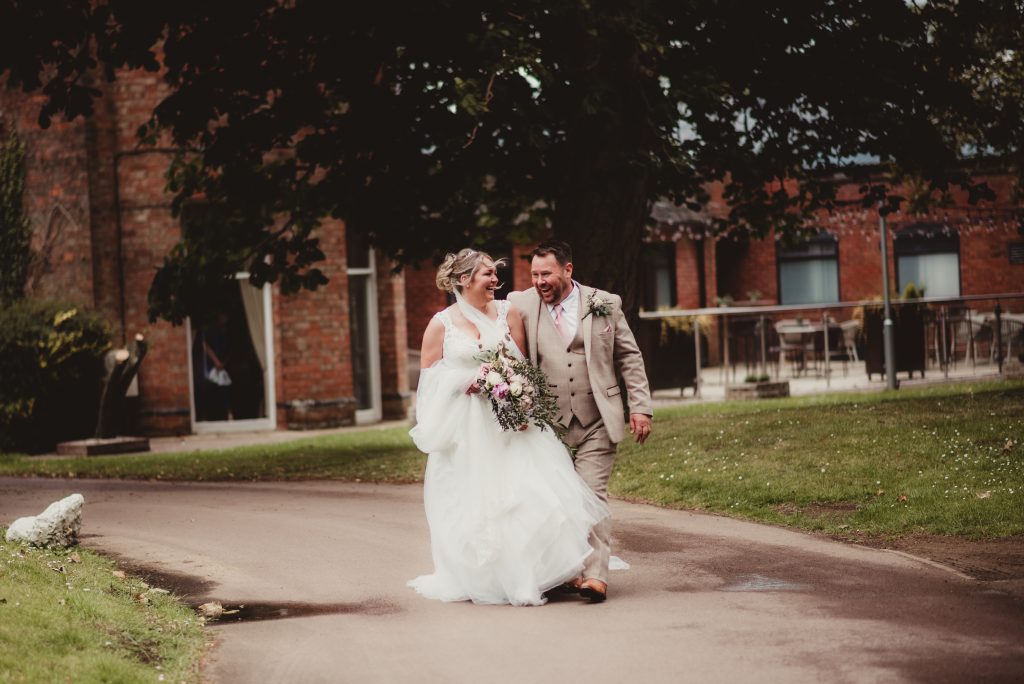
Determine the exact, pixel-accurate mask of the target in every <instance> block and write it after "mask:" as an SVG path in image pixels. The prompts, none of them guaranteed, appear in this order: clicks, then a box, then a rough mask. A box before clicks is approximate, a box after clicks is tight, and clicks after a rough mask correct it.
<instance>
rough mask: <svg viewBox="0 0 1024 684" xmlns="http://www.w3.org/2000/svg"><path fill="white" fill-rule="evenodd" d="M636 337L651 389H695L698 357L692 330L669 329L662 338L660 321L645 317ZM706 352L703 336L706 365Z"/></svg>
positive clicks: (704, 342) (702, 349)
mask: <svg viewBox="0 0 1024 684" xmlns="http://www.w3.org/2000/svg"><path fill="white" fill-rule="evenodd" d="M636 338H637V344H638V345H639V346H640V352H641V353H642V354H643V357H644V366H645V368H646V370H647V382H648V384H649V385H650V387H651V389H652V390H657V389H676V388H679V389H685V388H687V387H692V388H694V389H696V387H697V360H696V358H695V356H694V346H693V334H692V333H685V332H682V331H680V330H676V329H674V328H668V329H667V330H666V334H665V336H664V339H663V338H662V334H661V321H658V320H642V321H640V323H639V325H638V327H637V331H636ZM707 354H708V349H707V338H706V337H704V336H703V335H701V359H703V363H705V364H706V363H707V358H708V356H707Z"/></svg>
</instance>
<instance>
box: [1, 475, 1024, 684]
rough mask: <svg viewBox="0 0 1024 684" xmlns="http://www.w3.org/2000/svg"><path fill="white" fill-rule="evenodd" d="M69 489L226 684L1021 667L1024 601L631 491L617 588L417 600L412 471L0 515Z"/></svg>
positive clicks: (958, 674) (918, 678)
mask: <svg viewBox="0 0 1024 684" xmlns="http://www.w3.org/2000/svg"><path fill="white" fill-rule="evenodd" d="M73 492H81V493H82V494H83V495H84V496H85V499H86V505H85V512H84V518H83V528H82V544H83V545H84V546H86V547H88V548H92V549H97V550H99V551H102V552H104V553H107V554H112V555H114V556H116V557H117V558H118V559H119V560H120V561H121V562H122V564H123V565H125V566H126V567H129V568H130V569H133V570H134V571H136V572H142V573H143V574H146V575H147V576H149V577H151V578H152V579H153V581H154V582H156V583H157V584H163V585H164V586H167V587H169V588H171V589H173V590H174V591H176V592H177V593H179V594H182V595H183V596H184V597H185V599H186V600H187V601H188V602H189V603H193V604H199V603H201V602H204V601H206V600H219V601H221V602H223V603H224V604H225V605H226V606H227V607H228V608H234V607H237V606H239V605H244V606H245V608H244V609H242V612H241V613H239V614H238V615H237V616H231V617H230V618H228V619H226V620H224V621H222V622H220V623H219V624H218V623H212V626H211V627H210V630H211V632H212V633H213V635H214V637H215V640H216V646H215V647H214V649H213V651H212V653H211V655H210V657H209V658H208V659H207V662H206V663H205V665H204V675H205V677H206V678H207V679H209V680H211V681H215V682H255V681H259V682H446V683H447V682H474V683H479V682H558V683H560V684H564V683H566V682H576V681H585V682H588V683H593V684H598V683H603V682H616V683H624V682H632V681H642V682H826V681H827V682H928V683H934V682H973V681H986V682H999V681H1006V682H1010V681H1017V682H1019V681H1022V680H1024V601H1022V600H1021V599H1020V598H1016V597H1014V596H1013V595H1011V594H1009V593H1006V592H1002V591H998V590H993V589H992V588H991V585H986V584H984V583H980V582H977V581H974V580H971V579H969V578H966V577H963V576H961V575H958V574H956V573H954V572H952V571H950V570H948V569H944V568H941V567H937V566H935V565H934V564H930V563H928V562H926V561H922V560H919V559H915V558H912V557H908V556H905V555H901V554H897V553H893V552H886V551H879V550H875V549H868V548H862V547H857V546H850V545H844V544H840V543H836V542H832V541H829V540H826V539H822V538H819V537H815V536H813V535H807V534H803V533H799V532H794V531H790V530H785V529H780V528H775V527H770V526H765V525H758V524H753V523H745V522H740V521H736V520H731V519H728V518H724V517H719V516H712V515H702V514H695V513H687V512H681V511H671V510H665V509H660V508H656V507H653V506H646V505H640V504H631V503H626V502H621V501H615V502H613V504H612V513H613V517H614V520H615V522H614V528H615V538H616V546H615V548H614V549H613V552H614V553H616V554H617V555H619V556H621V557H623V558H624V559H625V560H626V561H628V562H629V563H630V564H631V565H632V567H631V569H630V570H627V571H620V572H613V573H612V578H611V586H610V591H609V600H608V601H607V602H606V603H603V604H595V605H591V604H588V603H585V602H583V601H582V600H580V599H579V598H576V597H560V598H557V599H554V600H552V601H551V602H549V603H548V604H547V605H546V606H543V607H534V608H513V607H509V606H474V605H472V604H469V603H455V604H445V603H440V602H437V601H430V600H426V599H423V598H421V597H419V596H418V595H416V594H415V593H414V592H413V591H412V590H411V589H408V588H406V586H405V582H406V580H408V579H409V578H411V577H414V576H416V575H418V574H422V573H425V572H429V571H430V570H431V563H430V548H429V538H428V533H427V527H426V522H425V520H424V517H423V511H422V495H421V489H420V487H418V486H403V485H369V484H343V483H331V482H308V483H247V484H187V483H175V484H171V483H147V482H119V481H97V480H74V481H67V480H42V479H10V478H0V524H4V525H8V524H10V522H11V521H12V520H13V519H14V518H15V517H18V516H21V515H31V514H36V513H39V512H40V511H42V510H43V508H45V506H46V505H47V504H49V503H50V502H51V501H53V500H56V499H57V498H60V497H62V496H65V495H67V494H70V493H73Z"/></svg>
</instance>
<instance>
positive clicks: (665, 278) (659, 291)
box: [640, 242, 676, 311]
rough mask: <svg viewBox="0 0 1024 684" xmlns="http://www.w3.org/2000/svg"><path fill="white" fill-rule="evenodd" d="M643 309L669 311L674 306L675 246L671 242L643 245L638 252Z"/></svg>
mask: <svg viewBox="0 0 1024 684" xmlns="http://www.w3.org/2000/svg"><path fill="white" fill-rule="evenodd" d="M640 278H641V283H642V292H643V307H644V309H646V310H647V311H657V310H658V309H671V308H673V307H674V306H675V305H676V245H675V243H673V242H657V243H651V244H645V245H643V247H642V248H641V251H640Z"/></svg>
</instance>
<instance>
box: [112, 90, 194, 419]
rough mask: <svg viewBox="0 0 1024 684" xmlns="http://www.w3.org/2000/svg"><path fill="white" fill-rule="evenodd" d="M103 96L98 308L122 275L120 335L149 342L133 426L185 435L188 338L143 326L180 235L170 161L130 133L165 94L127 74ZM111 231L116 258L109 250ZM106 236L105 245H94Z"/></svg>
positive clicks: (164, 327)
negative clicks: (156, 280)
mask: <svg viewBox="0 0 1024 684" xmlns="http://www.w3.org/2000/svg"><path fill="white" fill-rule="evenodd" d="M108 93H109V96H110V98H111V99H110V100H109V101H105V102H102V103H101V104H100V109H98V110H97V115H96V117H95V119H94V122H93V125H95V126H96V127H97V141H96V142H97V146H96V151H97V153H98V154H101V153H106V152H108V151H109V150H111V149H112V150H113V155H112V158H110V159H102V158H99V159H97V160H96V161H95V162H94V169H95V170H96V171H97V172H98V173H103V172H104V171H105V172H109V173H111V174H112V177H113V183H114V184H116V189H115V188H114V187H110V188H109V189H105V191H106V192H107V193H108V195H107V196H106V199H107V201H109V202H110V203H111V205H113V202H114V196H113V195H114V193H115V192H116V200H117V201H116V209H114V210H113V211H111V210H110V209H108V208H107V207H104V206H103V205H102V204H101V205H99V206H97V210H96V213H95V214H94V216H95V218H96V219H97V224H96V227H95V229H94V230H95V231H96V234H95V240H96V243H97V245H96V249H97V250H98V251H99V252H100V253H101V254H102V258H103V259H104V261H103V262H102V263H101V265H100V266H101V267H100V271H101V273H103V284H104V286H105V287H104V293H105V294H104V301H105V302H106V305H105V309H107V310H114V309H116V308H119V306H120V304H119V303H116V302H114V301H113V298H114V297H115V296H119V295H118V292H117V289H116V287H113V283H114V282H115V281H116V280H117V279H119V278H120V277H122V275H121V274H123V279H124V322H125V331H124V332H125V335H126V336H127V337H132V336H134V335H135V334H136V333H142V334H144V335H145V337H146V340H147V342H148V343H149V351H148V353H147V354H146V360H145V361H144V362H143V363H142V365H141V366H140V367H139V402H138V405H139V415H138V424H139V427H140V429H141V430H142V431H143V432H146V433H149V434H159V433H187V432H190V431H191V422H190V416H189V406H190V401H189V399H190V397H189V378H188V354H189V339H188V334H187V332H186V329H185V328H184V327H174V326H172V325H170V324H169V323H165V322H158V323H154V324H151V323H150V322H149V318H148V315H147V308H148V300H147V297H148V293H149V287H150V284H151V283H152V281H153V274H154V273H155V272H156V270H157V268H159V266H160V264H162V263H163V259H164V256H165V255H166V254H167V253H168V252H169V251H170V249H171V247H173V246H174V244H175V243H176V242H177V241H178V239H179V237H180V234H181V228H180V224H179V222H178V220H177V219H176V218H174V216H172V214H171V195H170V194H169V193H168V192H167V191H166V189H165V184H166V183H165V179H164V175H165V173H166V171H167V165H168V163H169V161H170V154H169V153H167V152H164V151H155V150H138V149H137V146H138V139H137V137H136V131H137V129H138V127H139V126H140V125H141V124H142V123H144V122H145V121H146V119H147V118H148V116H149V114H150V112H151V111H152V108H153V107H154V106H156V104H157V103H158V102H159V101H160V99H161V98H162V97H164V96H165V95H166V88H165V87H164V86H163V85H162V82H161V80H160V78H159V76H158V75H157V74H154V73H150V72H146V71H142V70H135V71H125V72H121V73H119V74H118V79H117V80H116V81H115V82H114V83H113V84H112V85H111V86H110V87H109V89H108ZM106 182H107V179H106V178H104V177H103V176H102V175H101V176H99V177H97V178H96V180H95V181H94V183H96V184H97V187H100V188H104V187H105V186H104V185H103V184H104V183H106ZM110 219H113V220H114V225H110V223H109V220H110ZM118 221H119V222H120V225H119V226H118V223H117V222H118ZM118 230H119V231H120V236H121V242H120V254H118V253H117V251H118V250H117V249H116V247H117V241H116V236H117V233H118ZM111 236H113V237H114V244H113V245H112V246H104V245H101V244H99V243H101V242H103V241H105V240H107V239H109V238H110V237H111ZM111 247H113V249H111ZM119 256H120V260H121V261H120V265H119V266H118V263H117V260H118V257H119ZM118 271H120V273H118ZM110 287H113V289H108V288H110Z"/></svg>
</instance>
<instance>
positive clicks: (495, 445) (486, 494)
mask: <svg viewBox="0 0 1024 684" xmlns="http://www.w3.org/2000/svg"><path fill="white" fill-rule="evenodd" d="M496 303H497V305H498V320H497V322H496V323H495V322H493V321H481V320H480V319H479V318H477V319H476V320H474V318H472V317H471V316H472V314H473V312H468V314H469V316H467V317H469V320H471V321H473V322H474V323H475V324H476V325H477V327H478V328H482V330H481V339H480V340H477V339H473V338H471V337H470V336H469V335H467V334H466V333H465V332H463V331H462V330H460V329H459V328H457V327H456V326H455V325H454V324H453V323H452V320H451V316H450V315H449V312H448V311H447V310H445V311H442V312H441V313H439V314H436V316H437V317H438V318H440V320H441V322H442V323H444V328H445V334H444V347H443V358H442V359H441V360H440V361H439V362H438V363H437V364H435V365H434V366H432V367H431V368H429V369H426V370H424V371H422V372H421V375H420V384H419V387H418V389H417V395H416V415H417V421H416V427H414V428H413V429H412V431H411V432H410V434H411V435H412V437H413V440H414V441H415V442H416V446H417V447H419V448H420V450H422V451H424V452H426V453H428V454H429V456H428V458H427V468H426V474H425V476H424V484H423V502H424V507H425V509H426V514H427V522H428V523H429V525H430V542H431V551H432V554H433V559H434V573H433V574H431V575H423V576H421V577H417V578H416V579H414V580H411V581H410V582H409V586H411V587H412V588H414V589H415V590H416V591H418V592H419V593H420V594H422V595H423V596H426V597H428V598H434V599H440V600H442V601H465V600H471V601H473V602H474V603H488V604H501V603H511V604H513V605H541V604H543V603H544V598H543V596H542V593H543V592H544V591H547V590H548V589H550V588H552V587H555V586H557V585H559V584H561V583H563V582H565V581H567V580H569V579H572V578H574V577H576V576H578V575H579V573H580V571H581V570H582V568H583V559H584V558H586V556H587V555H588V554H589V553H590V552H591V549H590V544H589V543H588V542H587V538H588V536H589V534H590V529H591V527H593V526H594V524H595V523H597V522H599V521H600V520H601V519H602V518H604V517H605V516H607V515H608V509H607V506H606V505H605V504H604V503H602V502H601V501H600V500H599V499H598V498H597V496H596V495H595V494H594V493H593V492H592V491H591V490H590V488H589V487H588V486H587V485H586V483H584V482H583V480H582V479H580V477H579V475H577V474H576V471H575V469H574V468H573V464H572V459H571V457H570V456H569V453H568V451H567V450H566V448H565V446H564V445H563V444H562V443H561V442H560V441H559V440H558V438H557V437H556V436H555V435H554V434H553V432H552V431H551V430H544V431H542V430H541V429H540V428H538V427H536V426H534V425H531V426H530V427H529V428H528V429H527V430H524V431H521V432H503V431H502V429H501V428H500V427H499V425H498V423H497V421H496V420H495V419H494V417H493V414H492V412H491V407H490V404H489V402H488V401H486V400H485V399H483V398H481V397H479V396H470V395H467V394H466V388H467V387H469V385H470V384H471V382H472V381H473V378H474V377H475V375H476V372H477V370H478V369H479V367H480V361H479V360H477V358H476V357H477V355H478V354H480V352H481V350H482V349H483V348H485V347H487V346H491V345H493V344H496V343H497V342H498V341H504V342H505V344H506V346H508V347H510V348H512V349H513V353H515V352H516V351H518V350H515V345H514V344H513V343H512V341H511V337H510V336H509V331H508V323H507V321H506V316H507V314H508V306H509V305H508V302H503V301H498V302H496ZM460 310H461V311H464V312H465V311H466V305H465V303H464V302H460ZM477 313H478V312H477ZM488 328H490V329H488Z"/></svg>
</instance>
